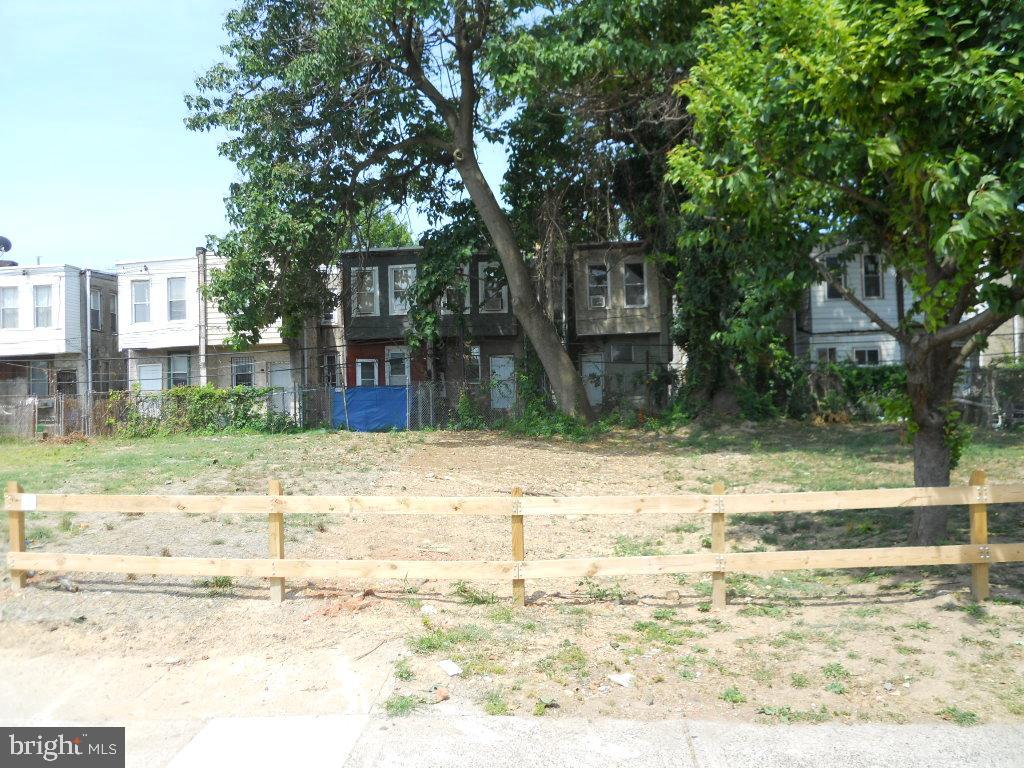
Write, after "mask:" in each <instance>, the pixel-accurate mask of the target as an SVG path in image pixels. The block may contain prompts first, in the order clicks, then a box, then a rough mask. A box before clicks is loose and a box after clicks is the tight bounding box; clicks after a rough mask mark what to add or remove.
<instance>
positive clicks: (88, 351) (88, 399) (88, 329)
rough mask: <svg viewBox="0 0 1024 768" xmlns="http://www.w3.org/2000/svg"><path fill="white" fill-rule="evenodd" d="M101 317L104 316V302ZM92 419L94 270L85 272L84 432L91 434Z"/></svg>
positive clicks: (101, 306)
mask: <svg viewBox="0 0 1024 768" xmlns="http://www.w3.org/2000/svg"><path fill="white" fill-rule="evenodd" d="M100 315H101V316H102V315H103V304H102V300H101V303H100ZM91 417H92V270H91V269H87V270H85V417H84V418H83V419H82V421H83V422H84V424H82V431H83V432H85V434H87V435H89V434H91V431H90V430H91V426H92V425H91V423H90V422H91V421H92V419H91Z"/></svg>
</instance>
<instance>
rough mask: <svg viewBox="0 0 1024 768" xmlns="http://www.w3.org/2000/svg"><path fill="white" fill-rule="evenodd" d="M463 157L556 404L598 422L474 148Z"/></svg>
mask: <svg viewBox="0 0 1024 768" xmlns="http://www.w3.org/2000/svg"><path fill="white" fill-rule="evenodd" d="M462 152H463V157H462V159H461V160H458V161H457V163H456V167H457V168H458V171H459V175H460V176H461V177H462V182H463V184H465V185H466V189H467V191H468V192H469V196H470V198H471V199H472V201H473V204H474V206H476V209H477V212H478V213H479V214H480V218H481V219H482V220H483V222H484V226H486V227H487V231H488V232H489V233H490V235H491V239H492V240H493V242H494V247H495V249H496V250H497V251H498V256H499V258H500V259H501V265H502V267H503V268H504V270H505V278H506V280H507V281H508V289H509V295H510V296H511V298H512V312H513V313H514V314H515V316H516V318H517V319H518V320H519V322H520V323H522V325H523V330H524V331H526V336H527V337H528V338H529V339H530V343H531V344H533V348H534V349H535V350H537V355H538V357H540V362H541V365H543V366H544V372H545V373H546V374H547V377H548V381H549V383H550V385H551V390H552V392H553V393H554V395H555V403H556V405H557V406H558V408H559V410H561V411H562V412H563V413H568V414H570V415H572V416H578V417H580V418H582V419H584V420H585V421H588V422H589V421H593V419H594V410H593V408H591V407H590V401H589V400H588V399H587V391H586V388H585V387H584V385H583V378H582V376H580V373H579V371H577V370H576V368H575V367H574V366H573V364H572V360H571V359H570V358H569V354H568V353H567V352H566V351H565V347H563V346H562V341H561V339H559V338H558V333H557V332H556V331H555V326H554V323H553V322H552V321H551V318H549V317H548V316H547V315H545V314H544V309H543V307H541V304H540V302H539V301H538V300H537V294H536V291H535V290H534V286H533V280H532V278H531V276H530V270H529V269H528V268H527V266H526V262H525V261H524V260H523V256H522V253H521V252H520V250H519V244H518V243H517V242H516V238H515V234H514V233H513V231H512V225H511V223H510V222H509V220H508V216H507V215H506V214H505V211H504V210H503V209H502V207H501V206H500V205H499V204H498V200H497V199H496V198H495V196H494V193H493V192H492V190H491V187H490V184H488V182H487V179H486V178H484V175H483V172H482V171H481V170H480V165H479V163H478V162H477V160H476V156H475V154H474V153H473V150H472V148H470V147H466V148H463V149H462Z"/></svg>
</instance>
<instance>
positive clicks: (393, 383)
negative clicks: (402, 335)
mask: <svg viewBox="0 0 1024 768" xmlns="http://www.w3.org/2000/svg"><path fill="white" fill-rule="evenodd" d="M409 364H410V360H409V348H408V347H385V348H384V379H385V382H384V383H385V384H387V385H388V386H389V387H399V386H401V387H404V386H405V385H406V384H408V383H409Z"/></svg>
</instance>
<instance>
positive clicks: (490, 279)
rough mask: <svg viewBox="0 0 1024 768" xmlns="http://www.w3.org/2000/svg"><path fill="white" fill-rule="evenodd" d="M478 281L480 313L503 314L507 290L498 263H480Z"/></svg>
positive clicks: (506, 303)
mask: <svg viewBox="0 0 1024 768" xmlns="http://www.w3.org/2000/svg"><path fill="white" fill-rule="evenodd" d="M479 279H480V311H481V312H505V311H506V308H507V307H508V288H507V287H506V286H505V281H504V279H503V278H502V275H501V272H500V271H499V269H498V263H497V262H496V261H491V262H487V263H481V264H480V272H479Z"/></svg>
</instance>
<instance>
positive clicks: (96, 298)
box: [89, 288, 103, 331]
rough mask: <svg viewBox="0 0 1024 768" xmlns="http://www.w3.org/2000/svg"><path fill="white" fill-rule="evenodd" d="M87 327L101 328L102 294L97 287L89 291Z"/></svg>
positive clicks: (96, 329)
mask: <svg viewBox="0 0 1024 768" xmlns="http://www.w3.org/2000/svg"><path fill="white" fill-rule="evenodd" d="M89 327H90V328H91V329H92V330H94V331H102V330H103V295H102V294H101V293H100V289H99V288H93V289H91V290H90V291H89Z"/></svg>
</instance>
